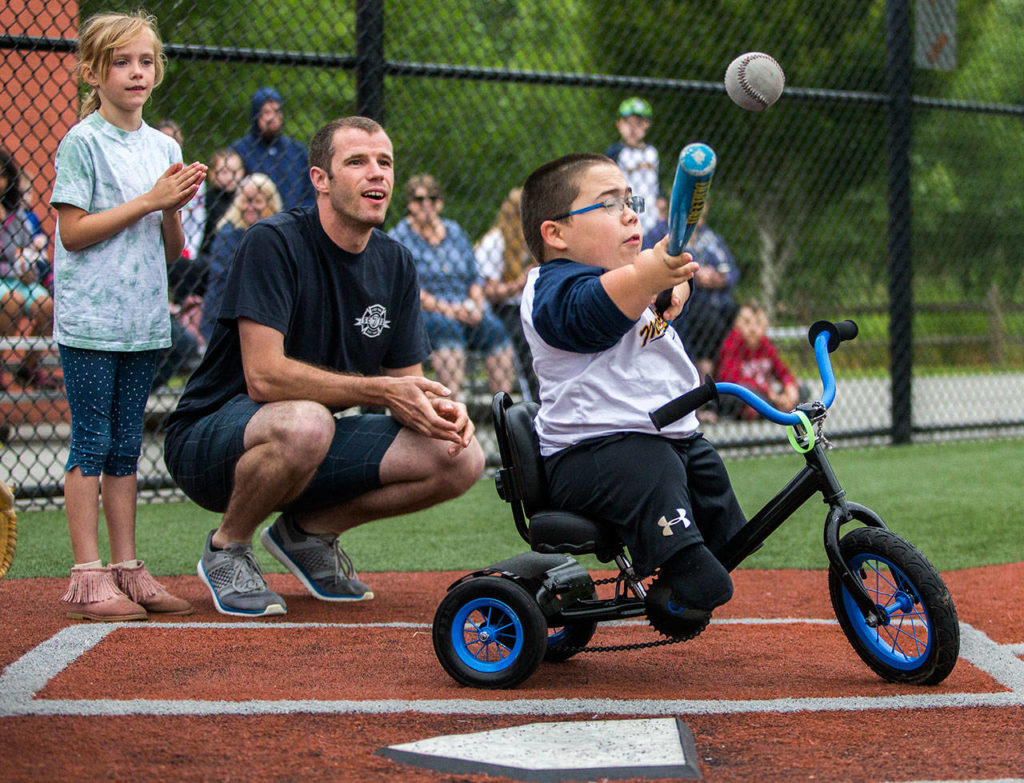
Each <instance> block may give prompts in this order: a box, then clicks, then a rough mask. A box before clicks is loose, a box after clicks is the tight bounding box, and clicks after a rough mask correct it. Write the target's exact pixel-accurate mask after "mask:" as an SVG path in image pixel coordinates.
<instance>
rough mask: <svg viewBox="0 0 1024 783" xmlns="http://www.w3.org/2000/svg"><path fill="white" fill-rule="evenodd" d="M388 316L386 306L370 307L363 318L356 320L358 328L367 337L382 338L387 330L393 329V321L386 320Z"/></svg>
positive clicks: (376, 305)
mask: <svg viewBox="0 0 1024 783" xmlns="http://www.w3.org/2000/svg"><path fill="white" fill-rule="evenodd" d="M387 314H388V311H387V309H385V307H384V305H379V304H375V305H370V306H369V307H367V308H366V311H365V312H364V313H363V317H362V318H357V319H356V326H358V327H359V329H360V331H361V332H362V333H363V334H364V335H365V336H366V337H380V336H381V334H383V332H384V330H385V329H390V328H391V321H389V320H388V319H387V318H385V316H386V315H387Z"/></svg>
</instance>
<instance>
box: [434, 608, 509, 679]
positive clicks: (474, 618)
mask: <svg viewBox="0 0 1024 783" xmlns="http://www.w3.org/2000/svg"><path fill="white" fill-rule="evenodd" d="M524 636H525V634H524V632H523V623H522V621H521V620H520V619H519V615H517V614H516V613H515V611H514V610H513V609H512V608H511V607H510V606H509V605H508V604H506V603H505V602H504V601H499V600H498V599H496V598H476V599H474V600H472V601H469V602H468V603H466V604H464V605H463V606H462V607H460V608H459V611H458V612H456V614H455V617H454V619H453V620H452V631H451V640H452V649H454V650H455V654H456V655H457V656H458V657H459V660H460V661H462V663H464V664H465V665H466V666H467V667H469V668H470V669H472V670H473V671H477V672H500V671H502V670H504V669H507V668H508V667H509V666H511V665H512V664H514V663H515V662H516V659H517V658H518V657H519V653H520V652H522V649H523V638H524Z"/></svg>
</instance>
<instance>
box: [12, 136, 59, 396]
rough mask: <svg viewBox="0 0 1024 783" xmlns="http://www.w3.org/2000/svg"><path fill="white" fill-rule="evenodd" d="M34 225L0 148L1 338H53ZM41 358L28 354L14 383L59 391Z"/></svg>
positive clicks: (17, 174)
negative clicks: (36, 251) (25, 331)
mask: <svg viewBox="0 0 1024 783" xmlns="http://www.w3.org/2000/svg"><path fill="white" fill-rule="evenodd" d="M38 227H39V220H38V218H37V217H36V216H35V215H34V214H33V213H32V212H31V210H29V209H27V208H26V206H25V204H24V203H23V200H22V193H21V172H20V171H19V170H18V166H17V164H15V162H14V159H13V158H12V157H11V154H10V153H9V152H7V151H6V150H4V149H0V334H3V336H4V337H14V336H21V335H22V331H23V330H27V332H28V334H31V335H37V336H48V335H50V334H52V329H53V298H52V297H51V296H50V292H49V291H48V290H47V289H46V287H45V286H44V285H43V284H42V281H41V280H40V278H39V272H40V267H39V264H38V255H37V253H35V252H34V251H35V250H37V247H36V244H35V243H36V240H35V237H36V236H38V235H39V234H38V230H39V229H38ZM43 236H44V237H45V235H43ZM25 322H27V327H26V326H25ZM39 359H40V353H39V352H38V351H29V352H28V353H26V354H25V355H24V357H23V358H22V359H21V363H20V364H19V365H18V367H17V368H16V369H15V370H14V378H15V380H16V381H18V382H19V383H21V384H22V385H24V386H26V387H31V388H48V389H52V388H57V386H59V384H58V382H57V380H56V379H55V378H53V377H52V376H51V375H48V374H46V373H44V372H43V371H42V370H40V369H39V368H38V364H39ZM0 382H2V381H0Z"/></svg>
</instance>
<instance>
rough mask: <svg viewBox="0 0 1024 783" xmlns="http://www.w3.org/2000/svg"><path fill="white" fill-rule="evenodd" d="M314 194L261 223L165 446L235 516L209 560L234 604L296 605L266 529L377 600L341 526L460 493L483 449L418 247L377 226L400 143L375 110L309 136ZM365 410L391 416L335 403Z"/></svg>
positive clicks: (275, 540)
mask: <svg viewBox="0 0 1024 783" xmlns="http://www.w3.org/2000/svg"><path fill="white" fill-rule="evenodd" d="M310 175H311V178H312V180H313V182H314V185H315V187H316V190H317V203H316V206H314V207H302V208H298V209H292V210H288V211H286V212H281V213H279V214H277V215H274V216H273V217H270V218H267V219H266V220H261V221H259V222H258V223H257V224H256V225H254V226H253V227H252V228H250V229H249V230H248V231H247V232H246V233H245V236H243V237H242V241H241V244H240V245H239V247H238V252H237V253H236V254H235V257H234V260H233V261H232V263H231V273H230V275H229V276H228V282H227V286H226V289H225V292H224V303H223V306H222V307H221V312H220V318H219V319H218V320H217V323H216V324H215V325H214V328H213V336H212V338H211V340H210V345H209V347H208V348H207V351H206V355H205V356H204V357H203V361H202V363H201V364H200V365H199V368H198V369H197V370H196V371H195V372H194V373H193V374H192V377H191V378H190V379H189V381H188V384H187V385H186V387H185V392H184V394H183V395H182V397H181V400H180V401H179V403H178V407H177V409H176V410H175V411H174V412H173V413H172V414H171V416H170V418H169V420H168V423H167V437H166V440H165V447H164V459H165V461H166V462H167V466H168V468H169V469H170V472H171V475H172V476H173V477H174V480H175V481H176V482H177V483H178V486H180V487H181V488H182V489H183V490H184V491H185V493H186V494H187V495H188V496H189V497H190V498H192V499H193V500H194V501H195V502H196V503H198V504H199V505H201V506H203V507H204V508H207V509H209V510H211V511H216V512H219V513H222V514H223V517H222V518H221V522H220V525H219V527H218V528H217V529H216V530H214V531H211V533H210V534H209V536H207V539H206V545H205V546H204V548H203V554H202V559H201V560H200V561H199V564H198V567H197V570H198V573H199V576H200V578H201V579H202V580H203V582H204V583H205V584H206V586H207V587H208V588H209V589H210V592H211V594H212V595H213V599H214V602H215V605H216V608H217V610H218V611H219V612H221V613H223V614H228V615H239V616H242V617H262V616H266V615H275V614H283V613H284V612H285V602H284V600H283V599H282V598H281V597H280V596H279V595H278V594H277V593H274V592H273V591H271V590H270V589H269V588H268V587H267V583H266V580H265V579H264V578H263V574H262V572H261V571H260V569H259V566H258V565H257V564H256V561H255V559H254V558H253V552H252V535H253V533H254V532H255V531H256V528H257V527H258V526H259V525H260V524H261V523H262V522H263V520H264V519H265V518H266V517H267V516H268V515H270V514H271V513H272V512H273V511H280V512H281V514H280V516H279V517H278V518H277V520H276V521H275V522H274V523H273V524H272V525H270V526H269V527H267V528H265V529H264V530H263V531H262V533H261V534H260V539H261V540H262V541H263V544H264V546H266V547H267V549H268V550H269V551H270V553H271V554H272V555H274V557H276V558H277V559H278V560H280V561H281V562H282V563H284V564H285V565H286V566H287V567H288V569H289V570H290V571H291V572H292V573H293V574H295V576H296V577H297V578H298V579H299V581H300V582H302V584H303V585H304V586H305V587H306V588H307V589H308V590H309V591H310V592H311V593H312V594H313V595H314V597H316V598H318V599H321V600H325V601H360V600H365V599H367V598H372V597H373V593H372V591H371V590H370V588H369V587H368V586H367V585H366V584H365V583H364V582H362V581H361V580H360V579H359V578H358V576H357V575H356V572H355V569H354V568H353V567H352V562H351V561H350V560H349V559H348V557H347V556H346V555H345V553H344V551H343V550H342V549H341V547H340V546H338V536H339V534H340V533H342V532H344V531H346V530H348V529H350V528H353V527H355V526H356V525H360V524H363V523H364V522H369V521H371V520H374V519H381V518H384V517H390V516H396V515H399V514H405V513H408V512H411V511H415V510H418V509H422V508H426V507H428V506H432V505H434V504H436V503H439V502H441V501H443V500H447V499H449V498H452V497H456V496H457V495H461V494H462V493H463V492H465V491H466V490H467V489H469V488H470V487H471V486H472V485H473V483H474V482H475V481H476V480H477V479H478V478H479V476H480V474H481V472H482V471H483V468H484V455H483V450H482V449H481V448H480V444H479V443H478V442H477V441H476V439H475V438H474V437H473V432H474V427H473V424H472V422H471V421H470V420H469V417H468V416H467V415H466V407H465V405H462V404H460V403H456V402H453V401H451V399H450V393H449V391H448V390H447V389H445V388H444V386H442V385H441V384H440V383H437V382H435V381H431V380H428V379H427V378H424V377H423V371H422V368H421V362H422V361H423V360H424V359H426V358H427V356H428V355H429V354H430V345H429V342H428V340H427V335H426V331H425V329H424V328H423V316H422V312H421V310H420V307H419V289H418V286H417V284H416V267H415V264H414V263H413V259H412V256H411V255H410V254H409V251H408V250H407V249H406V248H404V247H402V245H400V244H399V243H398V242H395V241H393V240H392V239H390V238H389V237H388V236H387V235H386V234H384V233H383V232H381V231H379V230H378V229H377V226H379V225H381V224H382V223H383V222H384V218H385V216H386V214H387V208H388V203H389V202H390V200H391V193H392V190H393V188H394V152H393V150H392V146H391V140H390V139H389V138H388V135H387V133H385V132H384V129H383V128H382V127H381V126H380V125H379V124H377V123H376V122H374V121H373V120H370V119H367V118H365V117H346V118H343V119H339V120H334V121H332V122H329V123H328V124H327V125H325V126H324V127H323V128H321V129H320V130H318V131H317V132H316V134H315V135H314V136H313V140H312V142H311V143H310ZM360 406H381V407H384V408H388V409H389V410H390V411H391V415H390V416H388V415H377V414H362V415H348V416H337V417H336V416H334V414H335V413H337V412H340V411H342V410H345V409H353V408H358V407H360Z"/></svg>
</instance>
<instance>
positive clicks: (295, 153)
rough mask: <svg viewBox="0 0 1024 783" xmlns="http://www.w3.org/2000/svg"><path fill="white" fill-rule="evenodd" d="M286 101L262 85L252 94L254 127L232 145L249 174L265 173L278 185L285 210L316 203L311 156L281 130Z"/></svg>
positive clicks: (270, 88) (276, 92)
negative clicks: (310, 167)
mask: <svg viewBox="0 0 1024 783" xmlns="http://www.w3.org/2000/svg"><path fill="white" fill-rule="evenodd" d="M283 104H284V100H283V99H282V98H281V93H279V92H278V91H277V90H275V89H274V88H273V87H261V88H260V89H258V90H256V92H254V93H253V96H252V110H251V113H250V117H251V119H252V129H251V130H250V132H249V135H248V136H244V137H243V138H241V139H238V141H236V142H234V143H233V144H232V145H231V149H233V150H234V151H235V152H237V153H238V154H239V155H240V156H241V158H242V162H243V163H245V170H246V172H247V173H249V174H253V173H256V172H260V173H262V174H266V175H267V176H268V177H270V178H271V179H272V180H274V184H275V185H276V186H277V190H278V192H279V193H280V194H281V201H282V202H283V203H284V208H285V209H291V208H292V207H298V206H312V205H313V201H314V199H313V195H314V194H313V185H312V183H311V182H310V180H309V155H308V153H307V152H306V147H305V145H304V144H302V143H300V142H298V141H296V140H295V139H292V138H289V137H288V136H285V135H284V133H282V129H283V127H284V112H283V109H282V107H283Z"/></svg>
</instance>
